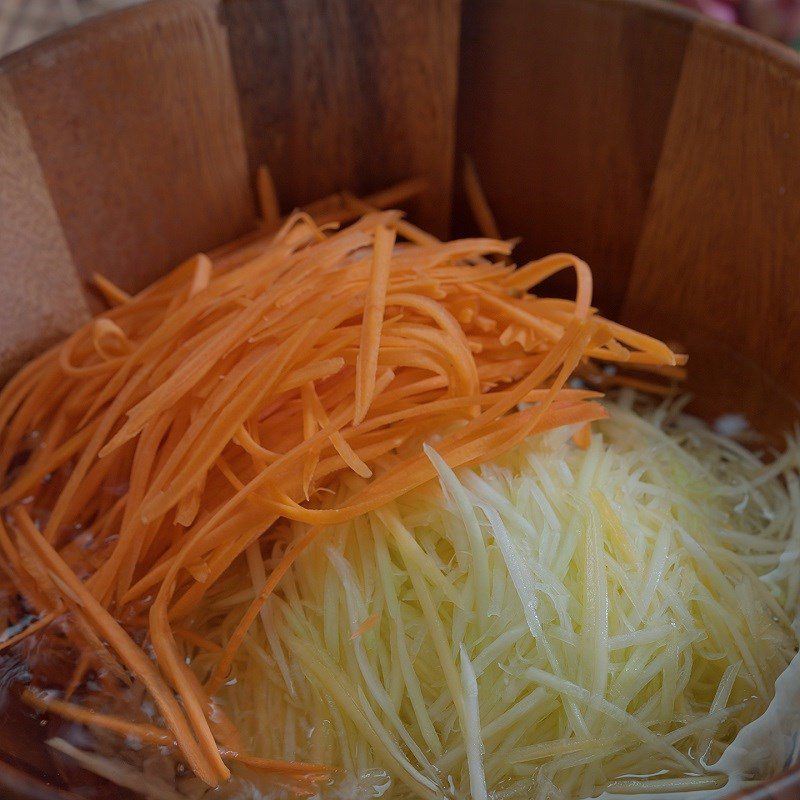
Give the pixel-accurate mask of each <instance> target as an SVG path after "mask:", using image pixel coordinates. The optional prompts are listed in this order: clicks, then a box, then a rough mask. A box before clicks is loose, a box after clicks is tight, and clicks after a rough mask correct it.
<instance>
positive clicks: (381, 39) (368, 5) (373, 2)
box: [221, 0, 459, 233]
mask: <svg viewBox="0 0 800 800" xmlns="http://www.w3.org/2000/svg"><path fill="white" fill-rule="evenodd" d="M221 11H222V15H223V19H224V21H225V24H226V25H227V27H228V31H229V38H230V46H231V55H232V60H233V65H234V70H235V73H236V80H237V82H238V85H239V91H240V96H241V108H242V117H243V120H244V127H245V133H246V137H247V147H248V154H249V157H250V164H251V167H252V168H255V167H257V166H258V165H259V164H261V163H266V164H268V165H269V168H270V170H271V171H272V173H273V175H274V178H275V183H276V185H277V188H278V194H279V197H280V199H281V204H282V206H283V210H284V211H288V210H291V208H292V207H293V206H297V205H301V204H303V203H306V202H308V201H310V200H314V199H316V198H318V197H320V196H322V195H324V194H328V193H330V192H333V191H336V190H338V189H342V188H347V189H351V190H353V191H355V192H358V193H368V192H371V191H374V190H376V189H380V188H383V187H384V186H386V185H387V184H389V183H392V182H394V181H397V180H402V179H404V178H408V177H412V176H416V175H425V176H427V177H429V178H430V179H431V183H432V188H431V191H429V192H428V193H427V194H426V195H425V197H424V198H423V199H422V201H421V202H420V203H419V204H418V205H417V206H416V208H415V209H414V212H415V214H414V216H415V219H416V220H417V221H419V222H420V223H421V224H422V225H424V226H427V227H428V228H430V229H431V230H433V231H436V232H438V233H444V232H445V231H446V228H447V224H448V219H449V206H450V203H449V198H450V179H451V165H452V152H453V149H452V148H453V138H454V127H455V95H456V69H457V58H458V43H457V39H458V23H459V3H458V0H393V2H385V0H223V3H222V8H221Z"/></svg>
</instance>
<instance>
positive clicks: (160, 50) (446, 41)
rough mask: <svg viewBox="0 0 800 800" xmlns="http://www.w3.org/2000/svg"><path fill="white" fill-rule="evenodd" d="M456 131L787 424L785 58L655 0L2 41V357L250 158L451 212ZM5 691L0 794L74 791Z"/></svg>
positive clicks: (153, 264) (512, 211)
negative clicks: (406, 194) (413, 185)
mask: <svg viewBox="0 0 800 800" xmlns="http://www.w3.org/2000/svg"><path fill="white" fill-rule="evenodd" d="M464 153H469V154H470V155H471V156H472V158H473V159H474V161H475V163H476V165H477V169H478V172H479V174H480V176H481V178H482V181H483V184H484V187H485V189H486V193H487V195H488V198H489V201H490V203H491V205H492V207H493V208H494V209H495V211H496V214H497V218H498V221H499V225H500V229H501V231H502V232H503V233H504V234H506V235H509V236H516V235H521V236H522V237H523V240H522V244H521V245H520V248H519V253H520V258H525V257H526V256H530V255H535V254H544V253H547V252H550V251H555V250H571V251H574V252H576V253H578V254H580V255H581V256H582V257H583V258H585V259H586V260H588V261H589V263H590V264H591V265H592V267H593V269H594V273H595V277H596V284H597V288H596V298H597V304H598V305H599V307H600V308H601V310H602V311H603V312H604V313H606V314H609V315H612V316H616V317H617V318H619V319H621V320H623V321H625V322H629V323H632V324H634V325H636V326H639V327H641V328H643V329H646V330H648V331H650V332H653V333H656V334H659V335H661V336H664V337H666V338H668V339H674V338H676V337H677V338H679V339H680V342H681V343H682V344H683V345H684V346H685V347H686V348H687V349H688V351H689V353H690V354H691V358H692V362H691V363H692V365H693V367H692V370H691V380H692V385H693V387H694V388H696V389H697V391H698V395H699V396H700V397H702V398H704V399H705V405H704V406H700V407H699V408H700V409H701V411H703V412H704V413H707V414H716V413H720V412H725V411H736V412H745V413H747V414H749V415H751V416H752V418H753V419H754V420H756V421H757V423H758V424H759V425H760V426H761V427H763V428H765V429H768V430H779V429H780V428H782V427H785V426H786V425H787V424H788V423H789V422H790V421H793V420H794V418H795V414H796V406H795V404H794V401H793V399H792V398H793V397H794V396H795V395H800V358H797V357H795V352H796V350H797V349H798V348H799V347H800V253H799V251H800V60H799V59H798V58H797V57H796V56H794V55H793V54H792V53H790V52H789V51H788V50H784V49H783V48H781V47H780V46H778V45H774V44H772V43H770V42H767V41H766V40H763V39H761V38H759V37H757V36H755V35H752V34H750V33H747V32H745V31H743V30H739V29H733V28H728V27H723V26H720V25H717V24H715V23H713V22H710V21H708V20H704V19H700V18H698V17H696V16H694V15H692V14H689V13H686V12H684V11H682V10H679V9H677V8H675V7H671V6H666V5H660V4H656V3H651V2H646V0H535V2H531V1H530V0H491V1H490V2H489V1H482V0H464V2H463V3H459V2H458V0H359V2H349V1H348V0H228V1H227V2H220V3H215V2H211V0H204V1H201V0H196V1H194V2H192V0H161V1H160V2H154V3H149V4H146V5H143V6H138V7H135V8H132V9H129V10H126V11H122V12H118V13H116V14H113V15H110V16H108V17H105V18H102V19H99V20H95V21H92V22H90V23H88V24H85V25H83V26H81V27H78V28H75V29H73V30H70V31H67V32H65V33H62V34H59V35H57V36H54V37H51V38H49V39H47V40H45V41H43V42H40V43H38V44H35V45H33V46H32V47H29V48H27V49H25V50H23V51H21V52H19V53H15V54H13V55H10V56H8V57H6V58H5V59H3V60H2V61H0V287H2V291H0V331H2V335H0V371H1V372H2V374H4V375H8V373H9V372H10V371H11V370H13V369H14V368H15V367H17V366H19V364H21V363H22V362H23V361H24V360H25V359H26V358H28V357H30V356H31V355H32V354H34V353H36V352H37V351H39V350H41V349H42V348H43V347H44V346H45V345H47V344H48V343H50V342H52V341H54V340H57V339H59V338H60V337H63V336H64V335H65V334H67V333H68V332H69V331H70V330H72V329H73V328H74V327H75V326H76V325H78V324H79V323H80V322H81V321H83V320H84V319H86V317H87V316H88V314H89V313H90V309H91V308H92V306H93V303H94V302H95V301H94V299H93V297H92V295H91V292H90V291H89V290H88V289H87V283H86V279H87V277H88V276H90V275H91V273H92V272H93V271H98V272H102V273H104V274H106V275H108V276H110V277H111V278H112V279H113V280H114V281H116V282H117V283H119V284H120V285H122V286H123V287H124V288H126V289H129V290H133V289H137V288H139V287H142V286H143V285H145V284H146V283H148V282H149V281H151V280H152V279H153V278H155V277H156V276H158V275H160V274H161V273H162V272H163V271H165V270H166V269H167V268H168V267H170V266H172V265H174V264H175V263H176V262H177V261H179V260H180V259H182V258H184V257H186V256H188V255H190V254H192V253H194V252H196V251H198V250H203V249H206V248H210V247H212V246H214V245H217V244H220V243H222V242H224V241H226V240H228V239H231V238H232V237H235V236H237V235H239V234H241V233H244V232H246V231H247V230H248V229H250V228H251V227H252V226H253V224H254V220H255V203H254V192H253V172H254V169H255V167H256V166H257V165H259V164H261V163H267V164H269V166H270V168H271V170H272V172H273V175H274V177H275V180H276V183H277V187H278V190H279V195H280V197H281V200H282V202H283V203H284V210H289V209H290V208H291V207H292V206H295V205H297V204H301V203H303V202H306V201H309V200H312V199H314V198H316V197H319V196H321V195H323V194H326V193H328V192H330V191H333V190H335V189H340V188H349V189H352V190H354V191H356V192H369V191H371V190H374V189H378V188H380V187H382V186H384V185H386V184H388V183H390V182H392V181H395V180H399V179H402V178H406V177H409V176H416V175H425V176H426V177H427V178H428V179H429V181H430V188H429V190H428V191H427V192H426V193H425V195H424V196H423V197H421V198H420V199H419V201H418V202H417V203H416V204H415V207H414V208H413V209H411V211H412V215H413V216H414V217H415V219H416V221H418V222H419V223H420V224H422V225H423V226H426V227H428V228H430V229H431V230H433V231H434V232H437V233H441V234H446V233H448V231H451V232H455V233H464V232H467V231H469V230H470V226H471V223H470V221H469V216H468V215H467V214H466V212H465V207H464V203H463V200H462V198H461V192H460V188H459V181H454V179H453V176H454V174H458V173H459V171H460V166H459V165H460V161H461V157H462V155H463V154H464ZM556 288H557V289H559V288H561V289H566V290H568V289H569V288H570V287H569V286H568V285H564V286H556ZM2 680H3V676H2V675H0V681H2ZM3 714H4V716H3V720H4V725H3V726H1V727H2V729H3V730H2V736H0V745H2V748H3V749H4V750H5V752H6V761H7V762H8V765H7V767H6V769H3V770H0V795H2V796H3V797H4V798H28V799H29V800H30V799H32V798H39V799H41V798H47V799H48V800H55V799H56V798H62V800H64V798H67V797H75V796H76V795H75V792H78V791H79V789H77V788H76V780H75V778H74V773H69V774H68V773H66V772H65V765H64V764H63V763H61V762H54V761H53V760H52V757H51V756H50V755H49V754H48V753H47V752H46V751H45V748H44V747H43V746H41V744H40V740H41V736H40V735H39V728H38V726H37V725H35V724H31V720H30V718H28V717H26V716H25V715H23V714H18V712H17V711H14V710H13V709H5V710H4V712H3ZM12 714H17V716H13V715H12ZM38 778H41V779H42V781H43V782H42V781H40V780H38ZM78 783H79V781H78ZM798 787H800V780H798V781H797V782H795V780H794V778H793V777H792V776H790V777H789V778H783V779H780V780H778V781H775V782H773V783H771V784H769V785H767V786H765V787H764V788H762V789H759V790H758V791H757V792H756V793H755V794H753V795H751V796H752V797H756V796H757V797H760V798H765V797H776V798H777V797H783V798H788V797H800V788H798ZM92 791H94V792H95V794H94V795H93V796H95V797H97V796H100V795H98V794H96V792H97V789H96V788H95V789H93V790H92ZM109 792H110V793H109ZM109 792H107V794H106V796H109V797H119V796H121V794H120V793H119V792H118V791H117V790H109Z"/></svg>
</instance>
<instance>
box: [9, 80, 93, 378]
mask: <svg viewBox="0 0 800 800" xmlns="http://www.w3.org/2000/svg"><path fill="white" fill-rule="evenodd" d="M0 286H2V291H0V330H2V336H0V381H2V379H3V378H5V377H7V376H8V375H9V374H10V372H11V371H12V370H14V369H16V368H17V367H19V366H21V365H22V363H23V362H24V361H26V360H27V359H28V358H30V357H31V356H32V355H35V354H36V353H37V352H38V351H39V350H41V349H43V348H44V347H45V346H46V345H48V344H50V343H52V342H54V341H56V340H58V339H61V338H62V337H64V336H65V335H66V334H67V333H69V332H70V331H71V330H72V329H73V328H75V327H76V326H77V325H79V324H80V323H81V322H83V321H84V320H85V319H86V318H87V317H88V308H87V306H86V302H85V300H84V298H83V295H82V293H81V288H80V282H79V280H78V276H77V273H76V272H75V267H74V265H73V263H72V257H71V256H70V252H69V249H68V247H67V243H66V241H65V239H64V235H63V232H62V230H61V226H60V223H59V221H58V217H57V215H56V212H55V209H54V208H53V204H52V202H51V200H50V196H49V194H48V191H47V186H46V185H45V182H44V178H43V176H42V172H41V170H40V169H39V164H38V162H37V160H36V155H35V153H34V152H33V146H32V144H31V140H30V137H29V136H28V132H27V129H26V127H25V123H24V121H23V119H22V116H21V114H20V113H19V110H18V108H17V105H16V100H15V97H14V93H13V91H12V88H11V85H10V83H9V81H8V79H7V78H6V77H5V76H3V75H2V74H0Z"/></svg>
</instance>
